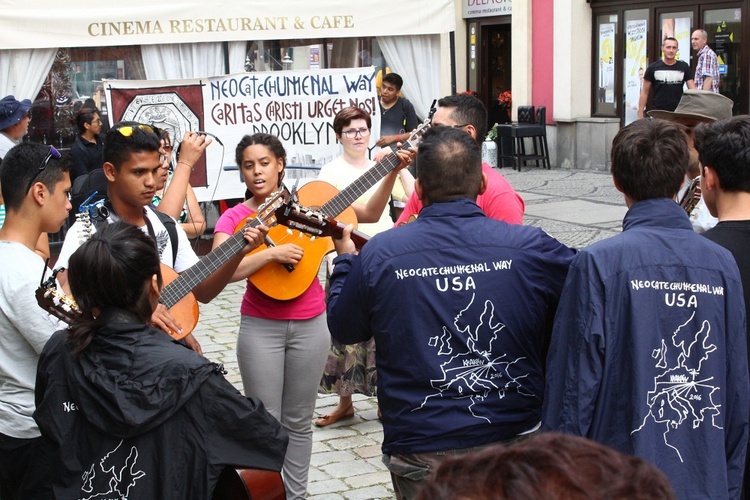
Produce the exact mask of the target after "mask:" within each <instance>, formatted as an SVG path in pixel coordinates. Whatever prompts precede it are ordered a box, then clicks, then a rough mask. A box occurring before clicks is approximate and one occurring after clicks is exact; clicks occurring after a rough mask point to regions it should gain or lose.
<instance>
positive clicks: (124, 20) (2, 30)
mask: <svg viewBox="0 0 750 500" xmlns="http://www.w3.org/2000/svg"><path fill="white" fill-rule="evenodd" d="M3 4H4V5H3V7H2V15H1V16H0V49H31V48H49V47H91V46H111V45H147V44H155V43H160V44H163V43H186V42H217V41H231V40H288V39H297V38H324V37H325V38H352V37H371V36H394V35H425V34H441V33H448V32H451V31H454V30H455V22H456V21H455V11H454V6H453V0H403V1H401V2H398V3H396V4H391V5H387V4H384V3H383V2H352V1H351V0H325V1H310V0H280V1H276V2H273V1H270V2H269V1H268V0H208V1H202V2H198V1H195V0H185V1H178V0H164V1H162V2H154V1H153V0H126V1H119V2H115V1H108V2H102V1H101V0H71V1H68V2H60V1H57V0H55V1H53V0H34V1H29V0H5V1H4V2H3Z"/></svg>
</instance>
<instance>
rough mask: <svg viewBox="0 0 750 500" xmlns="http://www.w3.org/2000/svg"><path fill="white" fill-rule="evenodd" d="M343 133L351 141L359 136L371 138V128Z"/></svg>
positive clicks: (355, 129)
mask: <svg viewBox="0 0 750 500" xmlns="http://www.w3.org/2000/svg"><path fill="white" fill-rule="evenodd" d="M341 133H342V134H344V135H345V136H346V137H348V138H349V139H354V138H355V137H357V135H359V136H361V137H370V129H369V128H350V129H349V130H342V131H341Z"/></svg>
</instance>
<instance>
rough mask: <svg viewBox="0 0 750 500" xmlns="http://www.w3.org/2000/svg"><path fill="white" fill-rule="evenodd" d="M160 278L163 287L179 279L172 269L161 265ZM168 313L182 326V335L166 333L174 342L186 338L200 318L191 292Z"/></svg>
mask: <svg viewBox="0 0 750 500" xmlns="http://www.w3.org/2000/svg"><path fill="white" fill-rule="evenodd" d="M161 277H162V280H163V282H164V283H163V286H162V288H163V287H166V286H167V285H168V284H170V283H171V282H173V281H174V280H176V279H177V278H178V277H179V274H177V273H176V272H175V271H174V269H172V268H171V267H169V266H165V265H164V264H161ZM169 313H170V314H171V315H172V316H174V318H175V319H176V320H177V322H178V323H179V324H180V325H181V326H182V333H181V334H178V333H176V332H172V331H170V332H167V333H169V335H171V336H172V338H173V339H175V340H182V339H183V338H185V337H187V336H188V335H189V334H190V332H192V331H193V329H195V326H196V325H197V324H198V318H199V317H200V308H199V307H198V300H197V299H196V298H195V295H193V292H188V293H187V295H185V296H184V297H183V298H182V299H180V301H179V302H177V303H176V304H175V305H173V306H172V307H170V308H169Z"/></svg>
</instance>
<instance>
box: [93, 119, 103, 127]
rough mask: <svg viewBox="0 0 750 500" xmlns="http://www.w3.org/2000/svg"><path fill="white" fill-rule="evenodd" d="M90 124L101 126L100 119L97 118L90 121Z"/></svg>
mask: <svg viewBox="0 0 750 500" xmlns="http://www.w3.org/2000/svg"><path fill="white" fill-rule="evenodd" d="M91 123H98V124H99V125H101V124H102V119H101V118H97V119H96V120H91Z"/></svg>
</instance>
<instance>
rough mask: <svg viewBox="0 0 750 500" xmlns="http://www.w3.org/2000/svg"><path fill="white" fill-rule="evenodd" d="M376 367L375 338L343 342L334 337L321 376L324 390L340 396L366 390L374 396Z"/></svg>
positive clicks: (363, 392) (367, 394) (322, 390)
mask: <svg viewBox="0 0 750 500" xmlns="http://www.w3.org/2000/svg"><path fill="white" fill-rule="evenodd" d="M376 386H377V372H376V371H375V339H370V340H368V341H367V342H361V343H359V344H352V345H343V344H340V343H339V342H338V341H337V340H336V339H334V338H331V352H330V353H328V361H327V362H326V368H325V371H324V372H323V378H322V379H321V380H320V389H321V392H327V393H336V394H338V395H339V396H351V395H352V394H355V393H356V394H364V395H366V396H374V395H375V393H376V391H377V388H376Z"/></svg>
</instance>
